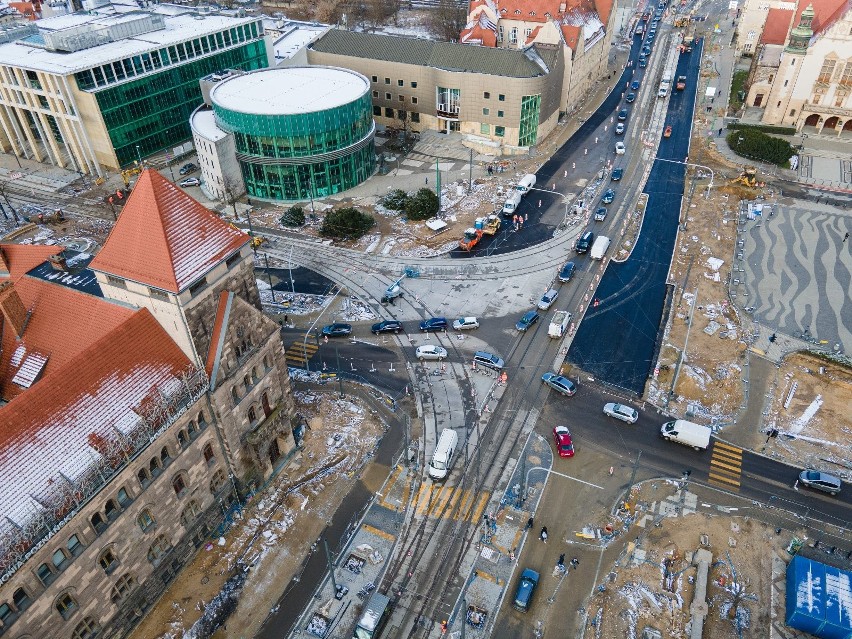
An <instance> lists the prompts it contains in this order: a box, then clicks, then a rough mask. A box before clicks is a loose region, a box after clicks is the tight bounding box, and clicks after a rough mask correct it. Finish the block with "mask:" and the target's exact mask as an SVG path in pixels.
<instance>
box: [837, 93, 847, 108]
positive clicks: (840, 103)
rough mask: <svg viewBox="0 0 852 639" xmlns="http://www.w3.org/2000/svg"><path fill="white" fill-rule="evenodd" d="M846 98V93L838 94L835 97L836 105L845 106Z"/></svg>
mask: <svg viewBox="0 0 852 639" xmlns="http://www.w3.org/2000/svg"><path fill="white" fill-rule="evenodd" d="M844 100H846V96H845V95H838V96H837V97H836V98H835V99H834V106H836V107H838V108H840V107H842V106H843V102H844Z"/></svg>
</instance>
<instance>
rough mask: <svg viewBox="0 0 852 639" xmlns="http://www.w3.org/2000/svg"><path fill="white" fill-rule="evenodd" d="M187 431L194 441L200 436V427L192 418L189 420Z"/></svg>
mask: <svg viewBox="0 0 852 639" xmlns="http://www.w3.org/2000/svg"><path fill="white" fill-rule="evenodd" d="M186 431H187V433H188V434H189V439H190V441H192V440H194V439H195V438H196V437H198V428H196V427H195V422H194V421H192V420H191V419H190V420H189V423H188V424H187V425H186Z"/></svg>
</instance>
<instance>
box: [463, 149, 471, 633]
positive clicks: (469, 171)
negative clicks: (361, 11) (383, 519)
mask: <svg viewBox="0 0 852 639" xmlns="http://www.w3.org/2000/svg"><path fill="white" fill-rule="evenodd" d="M467 167H468V179H467V192H468V193H470V192H471V191H473V149H470V162H469V163H468V165H467ZM462 628H464V625H462ZM462 639H464V633H462Z"/></svg>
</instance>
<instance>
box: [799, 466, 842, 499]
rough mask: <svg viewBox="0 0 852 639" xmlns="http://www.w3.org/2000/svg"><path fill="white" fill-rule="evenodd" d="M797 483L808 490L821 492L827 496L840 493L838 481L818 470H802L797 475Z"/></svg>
mask: <svg viewBox="0 0 852 639" xmlns="http://www.w3.org/2000/svg"><path fill="white" fill-rule="evenodd" d="M799 481H800V482H802V483H803V484H804V485H805V486H807V487H808V488H813V489H814V490H821V491H822V492H824V493H828V494H829V495H836V494H837V493H839V492H840V479H839V478H837V477H835V476H834V475H829V474H828V473H824V472H822V471H820V470H803V471H802V472H801V473H799Z"/></svg>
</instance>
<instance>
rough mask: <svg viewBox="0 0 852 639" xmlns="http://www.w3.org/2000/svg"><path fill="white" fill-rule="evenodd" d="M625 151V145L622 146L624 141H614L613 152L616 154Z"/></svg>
mask: <svg viewBox="0 0 852 639" xmlns="http://www.w3.org/2000/svg"><path fill="white" fill-rule="evenodd" d="M626 151H627V147H626V146H624V142H616V143H615V154H616V155H624V153H625V152H626Z"/></svg>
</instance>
